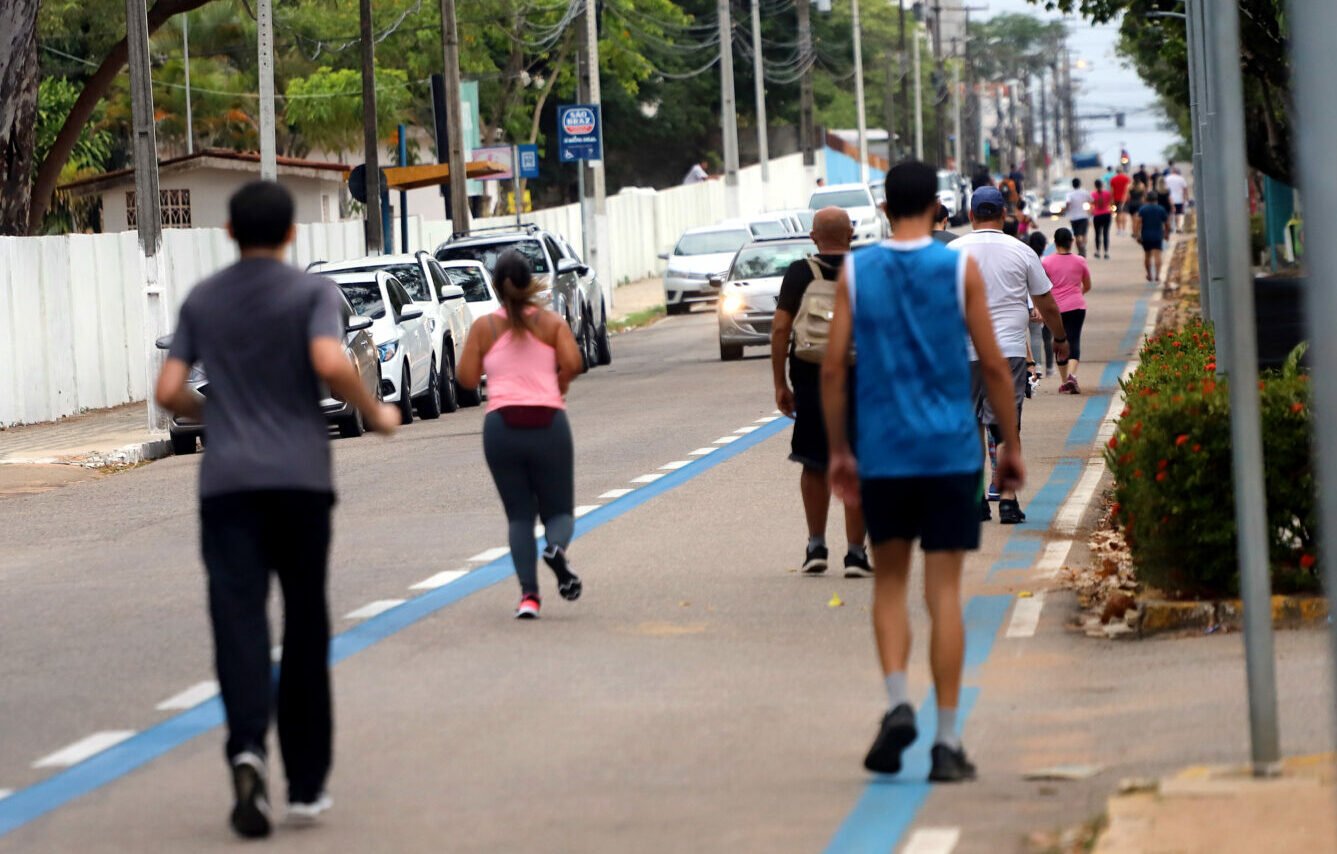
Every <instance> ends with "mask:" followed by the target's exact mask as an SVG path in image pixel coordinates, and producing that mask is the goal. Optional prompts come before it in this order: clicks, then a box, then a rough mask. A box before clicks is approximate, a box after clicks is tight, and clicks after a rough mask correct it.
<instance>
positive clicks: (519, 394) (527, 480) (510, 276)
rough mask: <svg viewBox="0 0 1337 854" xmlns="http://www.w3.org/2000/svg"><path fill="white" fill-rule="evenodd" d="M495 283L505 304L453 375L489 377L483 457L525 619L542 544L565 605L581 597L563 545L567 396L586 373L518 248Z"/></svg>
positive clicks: (569, 500) (474, 337) (568, 472)
mask: <svg viewBox="0 0 1337 854" xmlns="http://www.w3.org/2000/svg"><path fill="white" fill-rule="evenodd" d="M492 279H493V281H494V282H495V283H496V285H497V291H498V295H499V296H500V297H501V302H502V305H503V308H502V309H501V310H499V311H497V312H496V313H495V314H490V315H488V316H487V317H486V318H483V319H482V320H481V321H480V322H478V323H475V324H474V325H473V329H472V330H470V332H469V339H468V340H467V341H466V342H465V345H464V355H463V356H462V357H461V358H460V364H459V369H458V371H457V375H458V379H459V382H460V385H462V386H464V387H466V388H477V387H478V385H479V383H480V382H481V381H482V377H483V374H485V373H486V374H487V398H488V405H487V416H486V418H484V420H483V455H484V457H486V458H487V466H488V469H489V470H490V471H491V472H492V480H493V481H494V482H495V483H496V485H497V492H498V493H499V494H500V495H501V503H502V505H503V506H504V507H505V508H506V520H507V531H508V536H509V540H510V546H511V561H512V562H513V563H514V564H515V575H516V578H517V579H518V580H519V582H520V605H519V607H517V608H516V610H515V616H516V617H517V618H519V619H535V618H537V617H538V615H539V605H540V599H539V585H538V547H537V545H536V544H535V542H534V522H535V521H536V520H541V521H542V522H543V529H544V539H545V540H546V548H545V549H544V551H543V560H544V562H546V563H547V564H548V566H550V567H552V571H553V572H554V573H555V574H556V576H557V592H558V593H559V594H560V595H561V597H562V598H563V599H566V600H568V601H574V600H575V599H578V598H580V592H581V582H580V578H579V577H577V576H576V574H575V573H574V572H572V571H571V567H570V565H569V563H568V562H567V558H566V549H567V546H568V545H570V543H571V535H572V534H573V533H574V529H575V515H574V508H575V471H574V466H575V463H574V456H575V455H574V451H573V447H572V441H571V425H570V422H568V421H567V418H566V401H565V400H564V399H563V395H565V394H566V390H567V388H568V387H570V385H571V381H572V380H573V379H575V377H576V375H577V374H579V373H580V370H581V367H582V363H581V358H580V348H579V347H578V346H577V345H576V339H575V336H573V335H572V334H571V330H570V328H569V327H567V325H566V321H565V320H563V319H562V318H561V317H560V316H558V315H557V314H555V313H554V312H551V311H547V310H545V309H543V308H541V307H540V306H539V305H538V304H537V302H536V301H535V299H534V298H535V296H536V295H537V294H538V292H539V291H540V290H541V286H539V285H537V284H535V282H534V277H533V274H532V272H531V271H530V268H529V262H528V261H527V260H525V257H524V256H523V255H521V254H520V253H519V252H516V251H515V250H513V249H508V250H507V251H505V252H503V253H501V255H500V257H498V258H497V264H496V268H495V269H494V270H493V272H492Z"/></svg>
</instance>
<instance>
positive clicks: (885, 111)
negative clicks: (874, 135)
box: [882, 55, 900, 164]
mask: <svg viewBox="0 0 1337 854" xmlns="http://www.w3.org/2000/svg"><path fill="white" fill-rule="evenodd" d="M882 71H883V73H885V74H886V78H887V79H886V89H885V90H884V92H883V95H882V124H884V125H886V127H887V162H889V163H893V164H894V163H895V162H896V161H897V160H898V159H900V158H898V157H897V156H896V137H897V133H896V63H895V62H894V61H893V58H892V57H891V56H889V55H884V56H883V57H882Z"/></svg>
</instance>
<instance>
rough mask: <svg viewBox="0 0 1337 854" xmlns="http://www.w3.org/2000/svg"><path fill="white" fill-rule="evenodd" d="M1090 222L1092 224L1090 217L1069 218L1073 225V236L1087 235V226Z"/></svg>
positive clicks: (1070, 223)
mask: <svg viewBox="0 0 1337 854" xmlns="http://www.w3.org/2000/svg"><path fill="white" fill-rule="evenodd" d="M1090 224H1091V219H1090V218H1089V217H1087V218H1085V219H1074V220H1069V225H1071V226H1072V236H1073V237H1086V227H1087V226H1088V225H1090Z"/></svg>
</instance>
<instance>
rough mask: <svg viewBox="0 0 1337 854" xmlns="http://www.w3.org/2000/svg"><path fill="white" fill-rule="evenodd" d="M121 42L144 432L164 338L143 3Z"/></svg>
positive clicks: (160, 418)
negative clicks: (139, 287)
mask: <svg viewBox="0 0 1337 854" xmlns="http://www.w3.org/2000/svg"><path fill="white" fill-rule="evenodd" d="M125 41H126V47H127V58H128V61H129V65H130V108H131V116H132V120H133V123H134V124H133V126H134V165H135V228H136V230H137V231H138V232H139V256H140V263H141V264H142V265H143V268H144V336H145V337H144V342H143V344H144V352H145V359H144V364H145V365H146V366H147V373H148V376H147V377H146V380H147V382H146V385H145V387H146V388H147V389H148V390H149V394H148V412H147V416H148V422H149V425H148V426H149V430H150V431H152V432H158V431H160V430H162V429H163V428H164V427H165V426H166V417H165V416H166V413H164V412H163V411H162V410H160V409H159V408H158V404H157V402H156V401H155V400H154V399H153V384H154V383H155V382H156V380H157V375H158V370H159V367H160V366H161V363H162V353H161V351H160V350H158V348H157V346H156V344H155V342H156V341H157V340H158V338H159V337H161V336H163V335H165V334H167V306H166V304H165V302H166V301H165V300H164V299H163V290H162V284H161V278H162V270H161V269H160V267H159V263H160V261H159V258H158V249H159V248H160V247H161V246H162V209H161V200H160V197H159V195H158V136H157V132H156V130H155V128H154V119H153V77H152V72H151V70H150V68H149V21H148V13H147V11H145V8H144V0H125Z"/></svg>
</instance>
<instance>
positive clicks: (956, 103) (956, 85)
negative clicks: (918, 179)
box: [952, 62, 963, 175]
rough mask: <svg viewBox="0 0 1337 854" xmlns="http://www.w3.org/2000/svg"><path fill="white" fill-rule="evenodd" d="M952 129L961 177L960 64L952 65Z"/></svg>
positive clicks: (957, 172)
mask: <svg viewBox="0 0 1337 854" xmlns="http://www.w3.org/2000/svg"><path fill="white" fill-rule="evenodd" d="M952 127H953V130H954V132H955V133H954V136H955V137H956V144H955V145H954V146H953V148H954V150H955V157H956V169H955V172H956V174H958V175H961V174H963V172H962V169H963V167H962V165H961V157H962V153H961V152H962V148H961V64H960V63H959V62H953V63H952Z"/></svg>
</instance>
